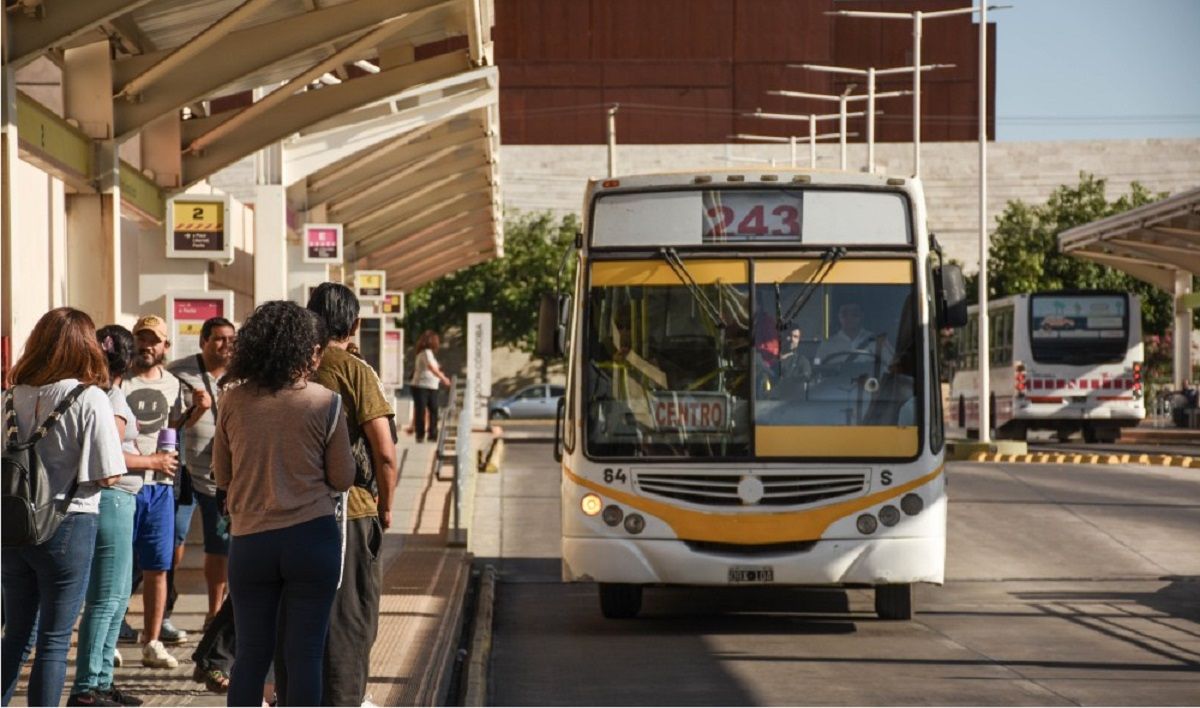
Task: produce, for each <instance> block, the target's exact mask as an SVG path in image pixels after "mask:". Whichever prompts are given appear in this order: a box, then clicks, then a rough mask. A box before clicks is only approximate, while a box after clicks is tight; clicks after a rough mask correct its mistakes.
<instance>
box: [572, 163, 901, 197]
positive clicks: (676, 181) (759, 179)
mask: <svg viewBox="0 0 1200 708" xmlns="http://www.w3.org/2000/svg"><path fill="white" fill-rule="evenodd" d="M784 184H794V185H831V186H849V187H893V188H896V187H899V188H901V189H911V188H914V187H915V186H916V185H919V184H920V179H918V178H915V177H900V176H888V175H880V174H869V173H866V172H846V171H843V170H821V169H816V170H813V169H793V168H777V167H771V168H758V169H753V170H746V169H728V168H726V169H704V168H698V169H690V170H678V171H671V172H655V173H645V174H631V175H619V176H617V177H593V178H591V179H589V180H588V194H589V195H590V194H592V193H593V192H596V191H601V190H605V189H629V188H631V187H632V188H638V187H641V188H661V187H696V186H704V185H713V186H716V185H730V186H745V185H761V186H765V187H778V186H781V185H784Z"/></svg>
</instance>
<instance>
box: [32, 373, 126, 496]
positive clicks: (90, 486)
mask: <svg viewBox="0 0 1200 708" xmlns="http://www.w3.org/2000/svg"><path fill="white" fill-rule="evenodd" d="M78 385H79V382H78V381H77V380H75V379H63V380H62V381H56V382H54V383H52V384H46V385H45V386H24V385H19V386H14V387H13V410H15V411H16V413H17V439H18V440H20V441H25V440H28V439H29V438H30V437H31V436H32V435H33V433H34V431H35V430H36V429H37V426H38V425H39V424H41V423H42V422H43V421H44V420H45V419H46V418H47V416H49V415H50V414H51V413H52V412H54V408H55V407H56V406H58V404H59V402H60V401H62V400H63V399H64V398H66V396H67V394H69V393H70V392H71V391H73V390H75V387H76V386H78ZM34 450H36V452H37V456H38V459H39V460H40V461H41V463H42V465H43V466H44V467H45V469H46V473H47V476H48V477H49V479H50V485H51V488H52V490H53V492H54V497H55V498H56V499H64V498H66V495H67V492H68V491H70V489H71V483H72V482H74V481H75V480H78V481H79V487H78V488H77V489H76V490H75V496H74V498H72V499H71V503H70V504H69V505H68V507H67V511H73V512H80V513H84V514H96V513H99V511H100V486H99V485H98V484H96V482H97V481H98V480H101V479H105V478H107V477H115V476H117V475H120V474H123V473H124V472H125V458H124V457H123V456H122V455H121V439H120V437H118V435H117V423H116V420H114V416H113V407H112V404H111V403H109V400H108V395H107V394H105V392H104V391H102V390H101V389H100V388H98V387H96V386H89V387H88V388H87V389H86V390H85V391H83V393H81V394H79V398H77V399H76V400H75V402H74V403H72V404H71V407H70V408H68V409H67V411H66V412H65V413H64V414H63V416H62V417H61V418H59V420H58V422H57V423H55V424H54V427H53V428H51V429H50V432H48V433H47V434H46V437H44V438H42V439H41V440H40V441H38V444H37V445H36V446H35V447H34Z"/></svg>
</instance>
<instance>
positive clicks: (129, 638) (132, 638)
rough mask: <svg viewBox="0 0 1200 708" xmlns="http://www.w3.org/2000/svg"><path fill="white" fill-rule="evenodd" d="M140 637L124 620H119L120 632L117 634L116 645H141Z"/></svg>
mask: <svg viewBox="0 0 1200 708" xmlns="http://www.w3.org/2000/svg"><path fill="white" fill-rule="evenodd" d="M141 643H142V637H141V635H140V634H139V633H138V631H137V630H136V629H134V628H133V627H130V626H129V623H128V622H126V621H125V620H121V631H120V632H118V633H117V644H141Z"/></svg>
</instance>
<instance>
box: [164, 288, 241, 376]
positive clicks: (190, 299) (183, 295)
mask: <svg viewBox="0 0 1200 708" xmlns="http://www.w3.org/2000/svg"><path fill="white" fill-rule="evenodd" d="M213 317H224V318H226V319H229V320H232V319H233V291H231V290H210V291H203V290H199V291H190V292H168V293H167V331H168V332H169V333H170V335H171V358H172V359H182V358H184V357H188V356H192V355H193V354H199V353H200V329H201V328H202V327H203V326H204V322H205V320H210V319H212V318H213Z"/></svg>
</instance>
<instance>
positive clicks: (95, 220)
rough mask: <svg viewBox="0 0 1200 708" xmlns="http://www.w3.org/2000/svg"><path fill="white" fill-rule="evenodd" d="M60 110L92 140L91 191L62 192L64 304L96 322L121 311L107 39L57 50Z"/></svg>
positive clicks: (118, 220)
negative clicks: (60, 58)
mask: <svg viewBox="0 0 1200 708" xmlns="http://www.w3.org/2000/svg"><path fill="white" fill-rule="evenodd" d="M63 113H64V115H65V116H66V117H67V118H71V119H74V120H75V121H77V122H78V123H79V127H80V128H81V129H82V130H83V131H84V132H85V133H87V134H88V136H89V137H91V138H93V139H95V140H96V141H97V142H96V144H95V149H96V153H95V156H94V160H95V168H94V173H95V175H97V184H96V185H95V186H96V188H97V192H98V193H96V194H70V195H68V196H67V200H66V201H67V205H66V206H67V243H68V246H69V251H68V257H67V274H68V276H67V303H68V304H69V305H71V306H72V307H77V308H79V309H81V310H83V311H84V312H87V313H88V314H89V315H91V316H92V319H93V320H95V321H96V322H97V323H98V326H99V325H100V324H103V323H108V322H115V321H116V320H117V314H118V313H119V312H120V311H121V306H120V302H119V300H120V297H119V292H120V286H121V194H120V189H121V187H120V179H119V175H118V173H117V167H118V165H119V162H118V158H117V145H116V143H115V142H114V141H113V139H112V137H113V110H112V59H111V56H110V50H109V45H108V42H107V41H102V42H95V43H92V44H88V45H85V46H82V47H76V48H74V49H67V50H66V51H65V52H64V53H63Z"/></svg>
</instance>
